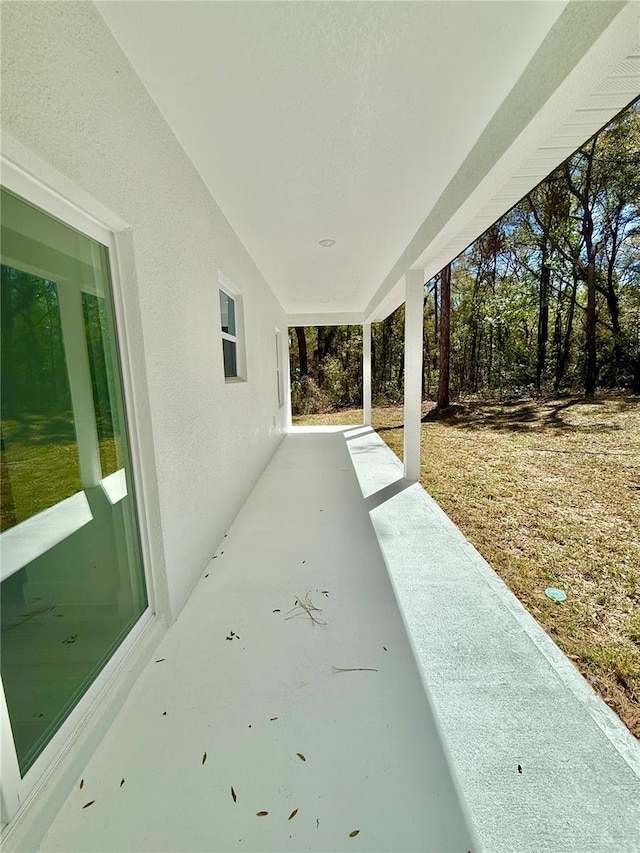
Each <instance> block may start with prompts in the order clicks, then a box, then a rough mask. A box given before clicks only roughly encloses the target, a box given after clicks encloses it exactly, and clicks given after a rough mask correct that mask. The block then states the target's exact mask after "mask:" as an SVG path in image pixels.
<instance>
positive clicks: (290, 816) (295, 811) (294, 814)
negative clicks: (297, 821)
mask: <svg viewBox="0 0 640 853" xmlns="http://www.w3.org/2000/svg"><path fill="white" fill-rule="evenodd" d="M297 814H298V809H294V810H293V811H292V812H291V814H290V815H289V817H288V818H287V820H291V818H292V817H295V816H296V815H297Z"/></svg>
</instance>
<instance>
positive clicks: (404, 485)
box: [364, 477, 415, 512]
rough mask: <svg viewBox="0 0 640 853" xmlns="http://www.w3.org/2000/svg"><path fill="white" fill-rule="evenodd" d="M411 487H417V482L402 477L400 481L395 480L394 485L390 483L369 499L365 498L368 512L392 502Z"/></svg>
mask: <svg viewBox="0 0 640 853" xmlns="http://www.w3.org/2000/svg"><path fill="white" fill-rule="evenodd" d="M409 486H415V481H414V480H407V479H406V478H405V477H400V479H399V480H395V481H394V482H393V483H389V485H388V486H385V487H384V488H383V489H380V491H378V492H374V493H373V494H372V495H369V497H367V498H365V501H364V505H365V507H366V509H367V512H371V510H374V509H375V508H376V507H379V506H381V505H382V504H383V503H386V502H387V501H389V500H391V498H395V496H396V495H399V494H400V492H404V490H405V489H408V488H409Z"/></svg>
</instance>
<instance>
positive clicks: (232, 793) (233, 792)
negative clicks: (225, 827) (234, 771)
mask: <svg viewBox="0 0 640 853" xmlns="http://www.w3.org/2000/svg"><path fill="white" fill-rule="evenodd" d="M231 796H232V797H233V802H234V803H235V801H236V800H237V799H238V798H237V797H236V792H235V791H234V790H233V785H232V786H231Z"/></svg>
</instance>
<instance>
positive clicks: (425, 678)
mask: <svg viewBox="0 0 640 853" xmlns="http://www.w3.org/2000/svg"><path fill="white" fill-rule="evenodd" d="M307 593H308V594H309V597H310V600H311V601H312V602H313V604H314V605H315V606H317V607H319V608H321V612H318V613H316V615H317V616H318V618H320V619H322V620H323V621H325V622H326V625H313V624H312V622H311V621H310V619H309V617H308V616H307V615H306V614H304V613H303V614H302V616H300V617H296V618H293V619H287V618H286V617H287V615H288V611H289V610H291V608H294V605H295V602H296V600H300V599H302V598H304V597H305V596H306V595H307ZM295 612H298V611H294V613H295ZM289 615H292V614H289ZM232 632H233V633H232ZM228 638H230V639H228ZM156 661H158V662H156ZM334 667H338V668H345V669H347V668H355V667H366V668H370V669H373V670H375V671H366V670H365V671H351V672H335V671H334V670H333V668H334ZM432 709H433V710H432ZM434 712H435V713H434ZM274 718H275V719H274ZM205 753H206V759H205V760H204V763H203V759H204V756H205ZM299 754H300V755H302V756H304V759H305V760H303V759H302V758H301V757H300V756H299ZM450 768H453V772H451V770H450ZM82 778H83V779H84V785H83V789H82V790H80V788H79V784H78V785H76V787H75V790H74V791H73V792H72V793H71V794H70V796H69V797H68V799H67V801H66V803H65V805H64V806H63V808H62V810H61V812H60V813H59V815H58V817H57V819H56V820H55V822H54V823H53V825H52V827H51V828H50V830H49V832H48V834H47V835H46V836H45V838H44V840H43V842H42V844H41V846H40V849H41V850H43V851H54V850H55V851H63V850H64V851H97V850H102V851H107V850H108V851H138V850H148V851H152V850H153V851H161V850H163V851H164V850H171V851H196V850H209V851H231V850H254V851H286V850H291V851H302V850H313V851H342V850H365V851H395V853H401V851H409V850H412V851H413V850H416V851H417V850H420V851H425V852H426V851H442V853H444V851H462V853H466V851H469V850H473V851H474V853H477V851H478V850H481V849H484V850H485V851H487V853H519V852H520V851H522V853H524V851H526V853H538V851H539V853H561V851H566V853H609V851H611V853H614V851H615V853H633V851H639V850H640V747H639V745H638V742H637V741H636V740H635V739H634V738H633V737H632V736H631V734H630V733H629V732H628V731H627V729H626V728H625V727H624V726H623V725H622V724H621V723H620V721H619V720H618V719H617V717H615V715H614V714H613V713H612V712H611V711H610V710H609V709H608V708H607V707H606V705H604V703H603V702H602V701H601V700H600V699H599V698H598V697H597V696H596V695H595V693H593V691H592V690H591V688H590V687H589V686H588V684H587V683H586V681H584V679H583V678H582V676H580V674H579V673H578V672H577V671H576V670H575V669H574V667H573V666H572V665H571V664H570V662H569V661H568V660H567V659H566V658H565V657H564V655H563V654H562V653H561V652H560V651H559V649H558V648H557V647H556V646H555V644H554V643H553V642H552V641H551V640H550V639H549V638H548V637H547V635H546V634H544V632H543V631H542V629H541V628H540V627H539V626H538V625H537V623H536V622H535V621H534V620H533V619H532V618H531V617H530V616H529V615H528V614H527V613H526V611H524V609H523V608H522V606H521V605H520V603H519V602H518V601H517V599H516V598H515V597H514V596H513V595H512V594H511V593H510V592H509V590H508V589H507V588H506V587H505V586H504V584H503V583H502V581H501V580H500V579H499V578H498V577H497V575H496V574H495V572H493V570H492V569H491V568H490V567H489V566H488V565H487V564H486V563H485V562H484V560H483V559H482V558H481V557H480V555H479V554H478V553H477V552H476V551H475V550H474V549H473V548H472V546H471V545H470V544H469V543H468V542H467V541H466V540H465V539H464V537H463V536H462V534H461V533H460V531H459V530H458V529H457V528H456V527H455V526H454V525H453V523H452V522H451V521H450V520H449V519H448V518H447V517H446V516H445V515H444V513H442V511H441V510H440V509H439V508H438V507H437V505H436V504H435V503H434V502H433V501H432V500H431V499H430V498H429V496H428V495H427V494H426V493H425V492H424V490H423V489H422V488H421V487H420V486H419V485H418V484H411V483H408V482H407V481H405V480H403V479H402V467H401V465H400V463H399V461H398V460H397V458H396V457H395V456H394V454H393V453H392V452H391V451H390V450H389V449H388V448H387V447H386V445H385V444H384V442H382V440H381V439H380V438H379V436H377V434H376V433H374V432H373V431H372V430H371V429H370V428H362V427H341V428H335V427H334V428H295V429H294V430H293V431H292V432H291V433H290V434H289V435H288V436H287V437H286V438H285V440H284V441H283V443H282V445H281V446H280V448H279V450H278V451H277V453H276V454H275V456H274V458H273V460H272V461H271V463H270V464H269V466H268V467H267V469H266V471H265V472H264V474H263V476H262V478H261V480H260V481H259V482H258V484H257V486H256V488H255V489H254V491H253V492H252V494H251V495H250V497H249V499H248V501H247V502H246V504H245V506H244V507H243V509H242V511H241V512H240V514H239V515H238V517H237V518H236V520H235V522H234V524H233V525H232V527H231V529H230V530H229V532H228V535H227V537H226V538H225V539H224V541H223V544H222V545H221V547H220V549H219V551H218V552H217V554H216V556H215V558H214V559H213V560H212V561H211V563H210V565H209V567H208V568H207V570H206V572H205V574H204V575H203V577H202V579H201V580H200V581H199V583H198V585H197V586H196V589H195V590H194V592H193V595H192V596H191V599H190V600H189V603H188V604H187V606H186V608H185V610H184V611H183V613H182V614H181V615H180V617H179V619H178V621H177V622H176V623H175V625H174V626H173V627H172V628H171V629H170V630H169V632H168V633H167V635H166V636H165V638H164V639H163V641H162V643H161V644H160V646H159V647H158V649H157V652H156V653H155V655H154V657H153V658H152V661H151V662H150V664H149V665H148V666H147V668H146V670H145V671H144V673H143V675H142V676H141V678H140V679H139V680H138V682H137V683H136V687H135V689H134V690H133V691H132V693H131V695H130V696H129V698H128V700H127V702H126V704H125V706H124V708H123V709H122V711H121V713H120V714H119V716H118V718H117V719H116V721H115V722H114V724H113V725H112V727H111V729H110V730H109V732H108V734H107V736H106V737H105V739H104V741H103V742H102V744H101V745H100V747H99V748H98V750H97V751H96V753H95V754H94V756H93V757H92V759H91V760H90V762H89V763H88V765H87V767H86V769H85V771H84V773H83V774H82ZM121 780H124V783H121ZM79 782H80V780H78V783H79ZM232 787H233V789H234V793H235V795H236V798H237V799H236V801H235V802H234V799H233V797H232V793H231V788H232ZM90 801H94V802H93V804H92V805H91V806H90V807H88V808H83V806H84V805H85V804H86V803H88V802H90ZM296 809H297V812H296V813H295V815H294V816H293V817H292V818H291V819H289V816H290V815H291V814H292V813H293V812H294V810H296ZM262 811H265V812H268V814H267V815H263V816H257V813H258V812H262ZM465 815H468V819H467V817H465ZM356 830H358V834H357V835H354V836H352V835H351V833H353V832H354V831H356Z"/></svg>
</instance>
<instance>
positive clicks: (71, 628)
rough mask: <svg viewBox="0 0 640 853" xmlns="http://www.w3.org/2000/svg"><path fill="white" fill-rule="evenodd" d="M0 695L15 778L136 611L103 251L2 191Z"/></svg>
mask: <svg viewBox="0 0 640 853" xmlns="http://www.w3.org/2000/svg"><path fill="white" fill-rule="evenodd" d="M1 246H2V257H1V262H2V267H1V276H2V278H1V291H0V293H1V300H2V301H1V315H0V316H1V332H2V362H1V371H2V375H1V377H0V379H1V385H0V392H1V405H2V435H1V450H2V460H1V463H2V471H1V478H2V501H1V518H0V555H1V558H2V587H1V593H2V622H1V630H2V683H3V687H4V693H5V697H6V704H7V708H8V713H9V720H10V725H11V732H12V735H13V740H14V743H15V747H16V753H17V757H18V764H19V768H20V774H21V775H22V776H24V775H25V773H26V772H27V771H28V769H29V768H30V767H31V766H32V764H33V762H34V761H35V760H36V759H37V757H38V755H39V754H40V753H41V752H42V750H43V749H44V747H45V746H46V744H47V743H48V742H49V740H50V739H51V738H52V737H53V736H54V734H55V733H56V731H57V730H58V729H59V727H60V725H61V724H62V723H63V722H64V720H65V719H66V718H67V716H68V715H69V713H70V712H71V711H72V710H73V708H74V707H75V706H76V704H77V703H78V701H79V699H80V698H81V697H82V696H83V694H84V693H85V692H86V691H87V689H88V688H89V687H90V685H91V684H92V682H93V681H94V680H95V679H96V677H97V676H98V674H99V673H100V671H101V669H102V668H103V667H104V665H105V664H106V663H107V661H108V660H109V659H110V657H111V656H112V655H113V653H114V651H115V650H116V649H117V648H118V646H119V645H120V644H121V643H122V641H123V639H124V638H125V637H126V635H127V634H128V632H129V631H130V630H131V628H132V627H133V625H134V624H135V623H136V622H137V621H138V619H139V618H140V616H141V614H142V613H143V612H144V611H145V610H146V608H147V595H146V590H145V582H144V574H143V567H142V559H141V550H140V537H139V531H138V522H137V517H136V508H135V507H136V505H135V500H134V492H133V481H132V476H131V465H130V455H129V446H128V441H127V420H126V412H125V409H124V401H123V393H122V382H121V375H120V366H119V363H118V354H117V353H118V348H117V340H116V328H115V323H114V312H113V305H112V298H111V286H110V275H109V256H108V251H107V249H106V248H105V246H103V245H102V244H100V243H99V242H97V241H96V240H93V239H91V238H89V237H87V236H85V235H84V234H82V233H80V232H79V231H77V230H75V229H73V228H71V227H69V226H68V225H66V224H64V223H63V222H61V221H60V220H58V219H55V218H54V217H52V216H50V215H48V214H47V213H45V212H44V211H42V210H40V209H38V208H36V207H34V206H33V205H31V204H29V203H27V202H26V201H24V200H23V199H21V198H19V197H17V196H16V195H14V194H12V193H10V192H7V191H6V190H4V189H3V190H2V243H1Z"/></svg>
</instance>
